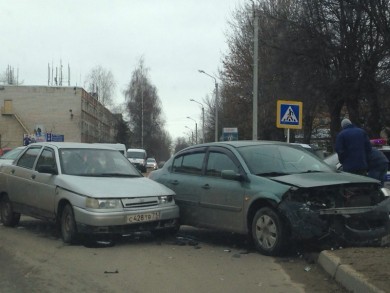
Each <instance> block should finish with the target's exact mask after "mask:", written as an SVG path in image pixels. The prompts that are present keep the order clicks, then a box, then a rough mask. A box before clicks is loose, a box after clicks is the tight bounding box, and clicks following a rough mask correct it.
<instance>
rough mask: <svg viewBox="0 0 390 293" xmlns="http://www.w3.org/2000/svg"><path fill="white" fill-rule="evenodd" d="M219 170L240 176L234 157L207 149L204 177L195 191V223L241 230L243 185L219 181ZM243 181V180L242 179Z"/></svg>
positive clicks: (231, 180) (239, 182)
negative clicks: (196, 198) (196, 215)
mask: <svg viewBox="0 0 390 293" xmlns="http://www.w3.org/2000/svg"><path fill="white" fill-rule="evenodd" d="M223 170H230V171H233V172H234V173H236V174H239V173H240V170H241V168H240V164H239V162H238V160H237V159H236V158H235V156H234V155H233V154H232V153H231V152H230V151H229V150H227V149H224V148H220V147H218V148H216V147H214V148H210V150H209V152H208V155H207V163H206V165H205V176H203V180H202V182H199V186H197V187H196V189H197V190H198V191H199V194H200V203H199V204H200V209H199V210H200V212H199V215H198V221H199V222H200V223H201V225H202V226H205V227H210V228H218V229H223V230H229V231H236V232H242V231H244V230H245V221H244V219H245V214H244V211H243V209H244V196H245V186H246V184H245V182H243V181H240V180H236V179H225V178H222V177H221V173H222V171H223ZM242 178H244V177H242Z"/></svg>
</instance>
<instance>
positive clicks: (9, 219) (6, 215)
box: [0, 195, 20, 227]
mask: <svg viewBox="0 0 390 293" xmlns="http://www.w3.org/2000/svg"><path fill="white" fill-rule="evenodd" d="M0 213H1V221H2V222H3V225H4V226H7V227H14V226H16V225H18V224H19V221H20V213H15V212H14V209H13V207H12V204H11V201H10V200H9V198H8V196H6V195H4V196H3V197H2V199H1V201H0Z"/></svg>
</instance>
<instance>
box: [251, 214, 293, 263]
mask: <svg viewBox="0 0 390 293" xmlns="http://www.w3.org/2000/svg"><path fill="white" fill-rule="evenodd" d="M251 236H252V239H253V242H254V245H255V247H256V249H257V250H258V251H259V252H260V253H262V254H264V255H269V256H276V255H280V254H281V252H282V251H283V249H284V245H285V241H286V239H285V238H286V237H285V227H284V225H283V222H282V220H281V219H280V217H279V215H278V214H277V213H276V212H275V211H274V210H273V209H271V208H269V207H264V208H261V209H259V210H258V211H257V212H256V214H255V216H254V218H253V221H252V235H251Z"/></svg>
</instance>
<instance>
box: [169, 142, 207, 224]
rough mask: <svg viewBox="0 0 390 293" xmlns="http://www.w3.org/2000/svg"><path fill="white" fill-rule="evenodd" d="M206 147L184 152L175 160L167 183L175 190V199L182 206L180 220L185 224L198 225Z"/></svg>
mask: <svg viewBox="0 0 390 293" xmlns="http://www.w3.org/2000/svg"><path fill="white" fill-rule="evenodd" d="M205 154H206V153H205V148H198V149H194V150H191V151H189V152H186V153H182V154H181V155H179V156H177V157H176V158H175V159H174V160H173V164H172V167H171V172H170V173H169V175H168V176H167V178H166V179H165V183H164V184H165V185H166V186H168V187H169V188H171V189H172V190H173V191H175V193H176V196H175V201H176V204H177V205H178V206H179V208H180V222H181V224H184V225H192V226H197V225H198V222H199V221H198V215H199V212H200V211H199V208H200V206H199V202H200V192H201V188H200V186H201V184H202V180H203V176H202V169H203V162H204V158H205Z"/></svg>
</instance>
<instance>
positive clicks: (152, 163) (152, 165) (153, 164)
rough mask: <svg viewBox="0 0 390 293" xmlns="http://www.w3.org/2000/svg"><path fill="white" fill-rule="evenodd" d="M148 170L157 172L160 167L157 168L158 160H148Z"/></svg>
mask: <svg viewBox="0 0 390 293" xmlns="http://www.w3.org/2000/svg"><path fill="white" fill-rule="evenodd" d="M146 168H147V169H153V170H157V169H158V166H157V161H156V159H155V158H147V159H146Z"/></svg>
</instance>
